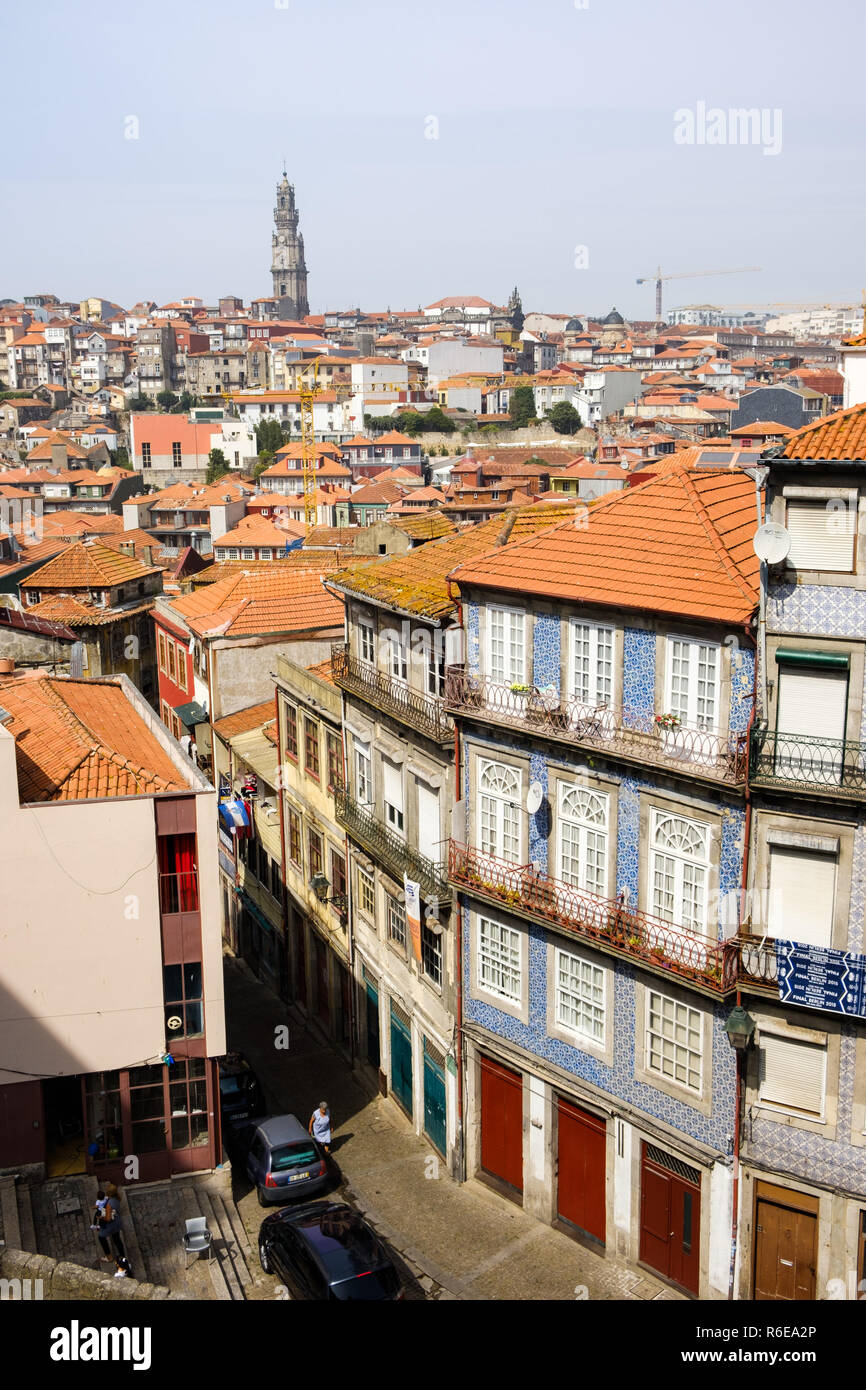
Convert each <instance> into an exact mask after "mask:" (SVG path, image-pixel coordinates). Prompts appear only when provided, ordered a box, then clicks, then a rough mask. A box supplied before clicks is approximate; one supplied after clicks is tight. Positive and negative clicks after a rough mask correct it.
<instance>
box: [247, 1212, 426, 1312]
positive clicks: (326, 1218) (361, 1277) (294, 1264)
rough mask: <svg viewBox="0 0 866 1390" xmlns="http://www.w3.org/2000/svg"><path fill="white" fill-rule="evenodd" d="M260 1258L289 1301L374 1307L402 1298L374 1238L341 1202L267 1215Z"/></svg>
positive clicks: (391, 1265) (387, 1260) (396, 1279)
mask: <svg viewBox="0 0 866 1390" xmlns="http://www.w3.org/2000/svg"><path fill="white" fill-rule="evenodd" d="M259 1259H260V1260H261V1265H262V1269H263V1270H264V1271H265V1273H266V1274H273V1275H275V1276H276V1277H277V1278H278V1279H281V1280H282V1281H283V1283H284V1284H285V1285H286V1287H287V1288H288V1290H289V1292H290V1293H291V1295H292V1297H293V1298H299V1299H304V1300H315V1301H316V1302H324V1301H329V1302H331V1301H333V1302H339V1303H349V1302H356V1301H361V1302H365V1303H370V1302H376V1303H378V1302H381V1301H391V1300H394V1299H401V1298H403V1296H404V1295H403V1289H402V1286H401V1284H400V1276H399V1274H398V1273H397V1270H396V1268H395V1266H394V1262H393V1260H391V1258H390V1256H389V1255H388V1253H387V1251H386V1250H385V1247H384V1246H383V1244H382V1242H381V1241H380V1240H379V1237H378V1236H377V1235H376V1233H375V1231H373V1230H371V1228H370V1227H369V1226H368V1225H367V1222H366V1221H365V1220H364V1218H363V1217H362V1216H360V1215H359V1214H358V1212H356V1211H354V1210H353V1209H352V1207H348V1206H346V1205H345V1203H343V1202H308V1203H306V1204H305V1205H304V1206H301V1207H287V1208H286V1209H285V1210H284V1211H275V1212H274V1213H273V1214H272V1215H271V1216H266V1217H265V1219H264V1221H263V1222H262V1226H261V1230H260V1231H259Z"/></svg>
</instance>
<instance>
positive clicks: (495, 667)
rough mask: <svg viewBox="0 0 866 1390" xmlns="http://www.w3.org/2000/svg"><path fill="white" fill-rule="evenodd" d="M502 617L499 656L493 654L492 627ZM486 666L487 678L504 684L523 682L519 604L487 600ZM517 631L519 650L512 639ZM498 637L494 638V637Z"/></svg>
mask: <svg viewBox="0 0 866 1390" xmlns="http://www.w3.org/2000/svg"><path fill="white" fill-rule="evenodd" d="M500 618H501V620H502V639H501V640H502V660H501V661H500V660H499V658H498V656H497V657H494V650H493V644H494V639H495V638H496V633H495V631H494V627H495V626H498V624H499V620H500ZM486 634H487V643H486V646H487V670H488V673H489V675H490V679H491V680H493V681H497V682H499V683H500V684H505V685H526V684H527V676H526V672H527V650H526V613H525V611H524V610H523V609H522V608H507V607H506V606H505V605H504V604H499V603H491V604H488V606H487V610H486ZM518 634H519V638H520V641H519V650H518V649H517V644H516V643H515V641H514V638H515V636H516V635H518ZM497 640H498V639H497Z"/></svg>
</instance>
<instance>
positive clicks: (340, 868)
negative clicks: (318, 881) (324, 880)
mask: <svg viewBox="0 0 866 1390" xmlns="http://www.w3.org/2000/svg"><path fill="white" fill-rule="evenodd" d="M329 896H330V897H332V898H337V897H343V898H345V896H346V858H345V855H343V854H340V853H339V852H338V851H337V850H335V849H332V850H331V892H330V895H329ZM331 909H332V911H333V912H336V913H338V914H339V913H341V912H345V910H346V905H345V903H331Z"/></svg>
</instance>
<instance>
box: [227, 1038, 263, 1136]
mask: <svg viewBox="0 0 866 1390" xmlns="http://www.w3.org/2000/svg"><path fill="white" fill-rule="evenodd" d="M219 1077H220V1111H221V1113H222V1118H223V1122H224V1123H225V1124H232V1125H236V1124H239V1123H242V1122H243V1121H245V1120H249V1119H252V1118H253V1116H255V1115H262V1114H264V1110H265V1100H264V1095H263V1093H262V1088H261V1084H260V1082H259V1079H258V1077H257V1076H256V1074H255V1072H254V1071H253V1069H252V1067H251V1066H250V1064H249V1062H248V1061H247V1059H246V1057H244V1055H243V1053H241V1052H229V1053H227V1054H226V1056H225V1057H220V1058H219Z"/></svg>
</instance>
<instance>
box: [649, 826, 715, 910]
mask: <svg viewBox="0 0 866 1390" xmlns="http://www.w3.org/2000/svg"><path fill="white" fill-rule="evenodd" d="M652 825H653V830H652V848H651V851H650V896H651V898H652V910H653V912H654V913H655V914H656V916H658V917H663V918H664V920H665V921H666V922H671V923H674V924H675V925H677V926H681V927H685V928H686V929H687V930H688V931H694V932H698V933H703V932H705V931H706V924H707V876H708V873H709V852H710V827H709V826H708V825H706V824H704V823H703V822H702V821H690V820H686V819H685V818H684V817H683V816H673V815H668V814H667V813H666V812H663V811H653V813H652Z"/></svg>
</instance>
